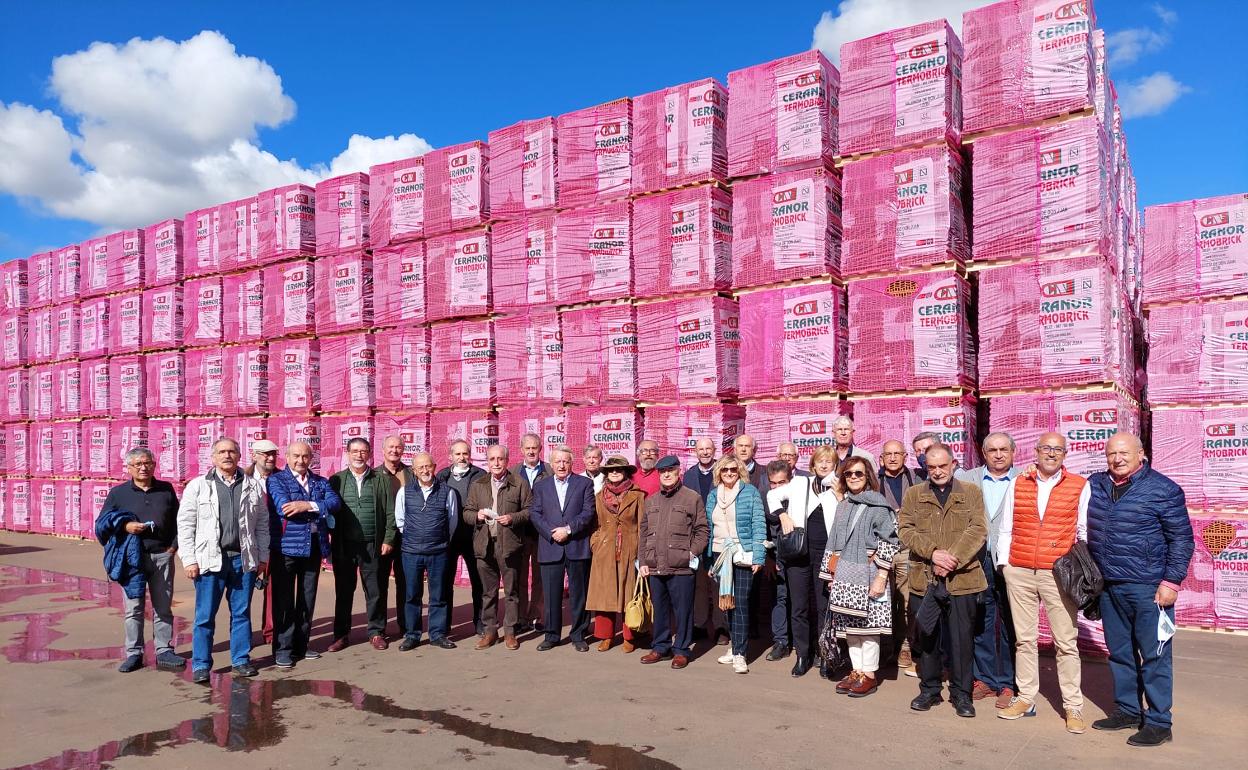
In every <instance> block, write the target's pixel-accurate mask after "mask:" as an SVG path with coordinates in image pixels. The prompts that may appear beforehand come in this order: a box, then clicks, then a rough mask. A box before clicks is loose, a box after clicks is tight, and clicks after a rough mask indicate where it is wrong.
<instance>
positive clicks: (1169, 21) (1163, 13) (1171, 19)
mask: <svg viewBox="0 0 1248 770" xmlns="http://www.w3.org/2000/svg"><path fill="white" fill-rule="evenodd" d="M1153 13H1155V14H1157V18H1159V19H1161V23H1162V24H1165V25H1166V26H1172V25H1173V24H1174V23H1175V22H1176V21H1178V20H1179V15H1178V14H1177V13H1175V12H1174V11H1172V10H1170V9H1169V8H1167V7H1165V6H1164V5H1162V4H1161V3H1153Z"/></svg>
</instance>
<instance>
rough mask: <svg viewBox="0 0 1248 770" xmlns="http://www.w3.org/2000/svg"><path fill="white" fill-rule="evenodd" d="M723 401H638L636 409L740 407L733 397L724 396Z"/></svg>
mask: <svg viewBox="0 0 1248 770" xmlns="http://www.w3.org/2000/svg"><path fill="white" fill-rule="evenodd" d="M724 398H725V400H721V401H714V400H710V399H707V400H706V401H682V402H680V403H679V404H674V403H661V402H653V401H638V402H637V408H638V409H655V408H659V409H683V408H685V407H701V406H740V404H738V403H736V402H735V401H734V400H733V399H734V397H733V396H725V397H724Z"/></svg>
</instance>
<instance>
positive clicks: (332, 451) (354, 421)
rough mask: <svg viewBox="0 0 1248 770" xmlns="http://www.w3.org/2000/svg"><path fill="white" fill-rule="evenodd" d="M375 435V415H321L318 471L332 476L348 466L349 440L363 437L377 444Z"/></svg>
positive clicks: (323, 474)
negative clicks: (374, 438)
mask: <svg viewBox="0 0 1248 770" xmlns="http://www.w3.org/2000/svg"><path fill="white" fill-rule="evenodd" d="M373 437H374V426H373V417H372V415H370V414H335V415H328V414H327V415H324V416H323V417H321V455H320V458H319V459H320V469H319V470H318V471H317V473H320V474H321V475H322V476H330V475H332V474H334V473H337V472H338V471H340V470H342V469H343V468H345V467H347V442H349V441H350V440H351V439H353V438H363V439H367V440H368V442H369V443H370V444H375V442H374V441H373ZM375 445H376V444H375ZM374 452H376V450H374Z"/></svg>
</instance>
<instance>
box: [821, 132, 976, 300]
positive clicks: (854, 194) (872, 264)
mask: <svg viewBox="0 0 1248 770" xmlns="http://www.w3.org/2000/svg"><path fill="white" fill-rule="evenodd" d="M842 174H843V181H842V183H841V184H842V193H843V195H844V201H843V207H844V209H843V210H844V227H845V233H844V242H843V243H842V244H841V273H842V274H843V275H845V276H858V275H864V274H867V273H889V272H894V271H897V270H908V269H912V268H916V267H925V266H927V265H935V264H940V263H942V262H947V261H949V260H954V261H956V262H965V261H966V260H967V259H968V258H969V257H970V243H969V241H968V240H967V231H966V219H965V218H964V216H963V210H962V191H963V177H962V174H963V167H962V157H961V155H960V154H958V152H956V151H955V150H953V149H952V148H950V147H949V146H948V145H944V144H941V145H937V146H934V147H926V148H921V149H914V150H902V151H899V152H895V153H889V154H887V155H880V156H877V157H873V158H865V159H863V160H859V161H855V162H853V163H850V164H848V165H846V166H845V168H844V169H843V170H842Z"/></svg>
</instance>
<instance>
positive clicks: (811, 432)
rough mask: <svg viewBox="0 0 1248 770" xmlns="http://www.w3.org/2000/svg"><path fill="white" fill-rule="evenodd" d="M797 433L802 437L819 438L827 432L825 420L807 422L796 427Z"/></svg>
mask: <svg viewBox="0 0 1248 770" xmlns="http://www.w3.org/2000/svg"><path fill="white" fill-rule="evenodd" d="M797 432H798V433H800V434H802V435H803V436H820V435H823V434H824V433H827V432H828V423H827V420H807V421H806V422H804V423H802V424H800V425H798V426H797Z"/></svg>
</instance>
